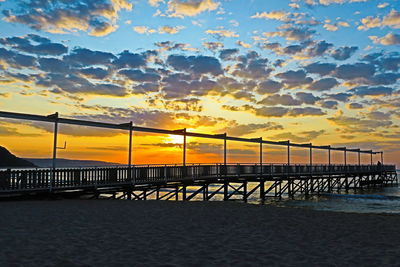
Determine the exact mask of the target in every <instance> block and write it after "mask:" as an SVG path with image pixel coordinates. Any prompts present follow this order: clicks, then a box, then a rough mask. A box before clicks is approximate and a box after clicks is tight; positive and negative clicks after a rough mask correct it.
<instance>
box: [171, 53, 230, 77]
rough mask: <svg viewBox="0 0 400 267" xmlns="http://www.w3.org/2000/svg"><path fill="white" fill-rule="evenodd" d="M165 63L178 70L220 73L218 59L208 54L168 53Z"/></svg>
mask: <svg viewBox="0 0 400 267" xmlns="http://www.w3.org/2000/svg"><path fill="white" fill-rule="evenodd" d="M167 64H168V65H169V66H171V67H173V68H174V69H175V70H178V71H185V72H189V73H193V74H207V73H208V74H212V75H215V76H217V75H219V74H222V73H223V71H222V67H221V63H220V62H219V61H218V59H216V58H214V57H209V56H188V57H187V56H183V55H170V56H168V59H167Z"/></svg>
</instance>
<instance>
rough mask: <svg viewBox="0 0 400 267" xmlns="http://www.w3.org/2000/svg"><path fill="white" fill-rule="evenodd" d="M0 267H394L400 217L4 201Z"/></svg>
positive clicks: (399, 249) (212, 205)
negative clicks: (383, 266)
mask: <svg viewBox="0 0 400 267" xmlns="http://www.w3.org/2000/svg"><path fill="white" fill-rule="evenodd" d="M0 212H1V217H0V227H1V228H0V266H382V265H385V266H399V264H400V259H399V256H400V234H399V225H400V216H398V215H376V214H374V215H372V214H371V215H370V214H346V213H334V212H321V211H313V210H306V209H296V208H279V207H273V206H262V205H251V204H245V203H233V202H172V201H169V202H166V201H158V202H157V201H119V200H50V201H16V202H0Z"/></svg>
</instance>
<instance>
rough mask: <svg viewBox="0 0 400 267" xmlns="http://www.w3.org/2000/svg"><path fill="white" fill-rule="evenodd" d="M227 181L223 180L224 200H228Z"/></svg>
mask: <svg viewBox="0 0 400 267" xmlns="http://www.w3.org/2000/svg"><path fill="white" fill-rule="evenodd" d="M228 186H229V183H228V182H224V200H228Z"/></svg>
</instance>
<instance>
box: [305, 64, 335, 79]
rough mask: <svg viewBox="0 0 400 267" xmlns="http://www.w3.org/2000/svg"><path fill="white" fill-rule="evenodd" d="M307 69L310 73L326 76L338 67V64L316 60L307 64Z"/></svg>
mask: <svg viewBox="0 0 400 267" xmlns="http://www.w3.org/2000/svg"><path fill="white" fill-rule="evenodd" d="M305 69H306V71H307V72H308V73H315V74H319V75H321V76H325V75H328V74H330V73H332V71H333V70H335V69H336V64H332V63H319V62H315V63H311V64H310V65H307V66H306V67H305Z"/></svg>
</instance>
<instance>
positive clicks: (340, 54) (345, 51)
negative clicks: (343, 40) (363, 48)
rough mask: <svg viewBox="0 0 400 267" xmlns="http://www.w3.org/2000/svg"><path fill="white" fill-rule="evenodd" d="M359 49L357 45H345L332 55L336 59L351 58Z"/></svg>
mask: <svg viewBox="0 0 400 267" xmlns="http://www.w3.org/2000/svg"><path fill="white" fill-rule="evenodd" d="M357 50H358V47H357V46H351V47H349V46H344V47H340V48H338V49H335V50H334V51H333V52H332V54H331V56H332V57H333V58H334V59H336V60H346V59H348V58H350V57H351V56H352V55H353V54H354V53H355V52H356V51H357Z"/></svg>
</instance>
